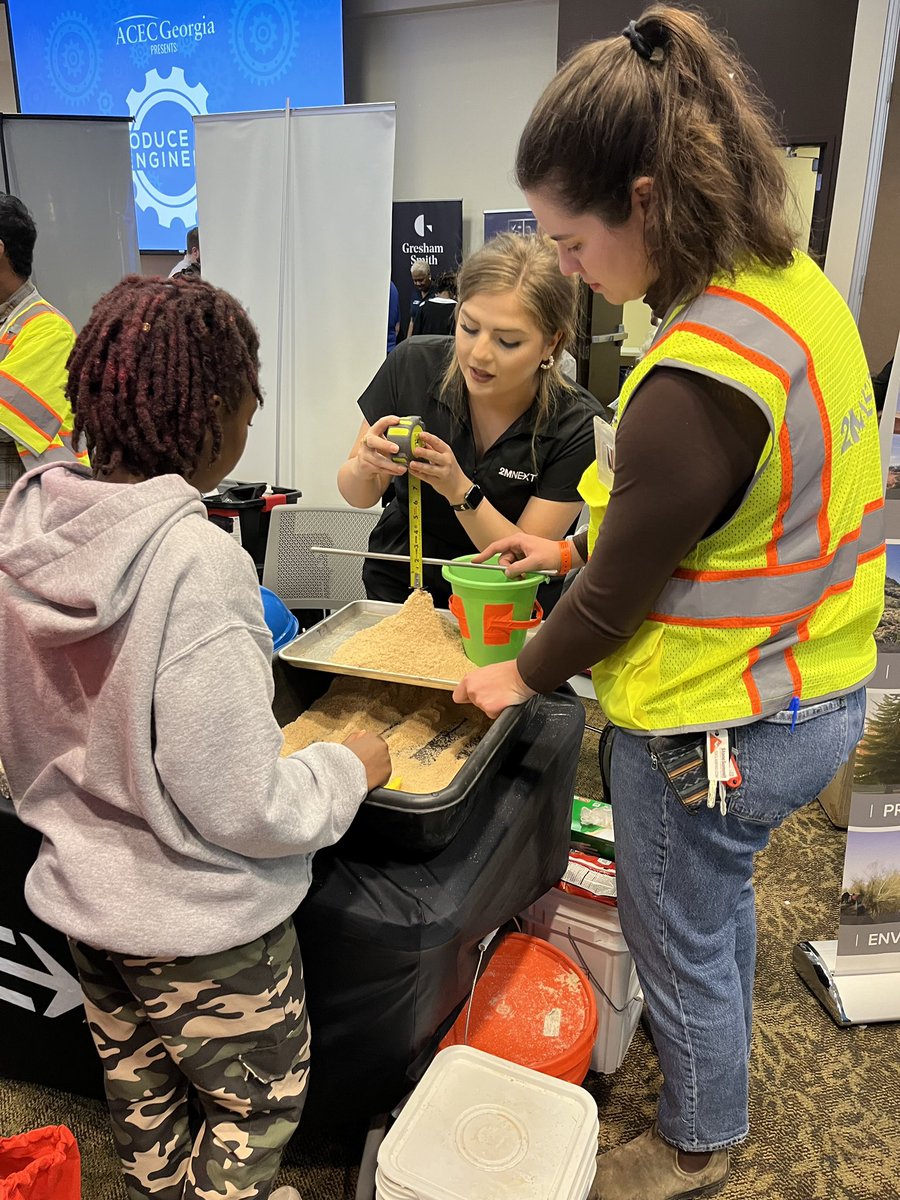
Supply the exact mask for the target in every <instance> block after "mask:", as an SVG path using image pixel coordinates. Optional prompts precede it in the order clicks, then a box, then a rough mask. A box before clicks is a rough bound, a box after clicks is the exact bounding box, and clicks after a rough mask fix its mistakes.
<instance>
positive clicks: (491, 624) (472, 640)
mask: <svg viewBox="0 0 900 1200" xmlns="http://www.w3.org/2000/svg"><path fill="white" fill-rule="evenodd" d="M474 557H475V555H474V554H467V555H464V556H463V557H462V558H455V559H454V560H453V565H448V566H446V567H442V568H441V574H442V575H443V576H444V578H445V579H446V580H447V582H448V583H449V584H450V586H451V588H452V589H453V595H452V596H451V597H450V611H451V612H452V613H453V615H454V616H455V617H456V619H457V621H458V622H459V632H460V634H461V635H462V640H463V649H464V650H465V652H466V657H467V658H468V659H469V660H470V661H471V662H473V663H475V665H476V666H478V667H486V666H488V665H489V664H490V663H498V662H506V661H507V660H508V659H510V658H515V657H516V655H517V654H518V653H519V651H520V650H521V649H522V647H523V646H524V644H525V635H526V634H527V633H528V630H529V629H534V628H535V626H537V625H539V624H540V622H541V618H542V617H543V615H544V614H543V612H542V611H541V606H540V604H538V602H537V599H536V597H537V590H538V586H539V584H542V583H543V582H544V578H545V577H544V576H543V575H532V574H530V573H529V574H527V575H519V576H517V577H516V578H514V579H509V578H507V576H506V575H504V574H503V572H502V571H480V570H479V569H478V568H477V567H467V566H466V563H470V562H471V561H472V559H473V558H474ZM499 558H500V556H499V555H495V556H494V557H493V558H491V559H488V561H489V562H492V563H496V562H498V561H499ZM457 564H458V565H457Z"/></svg>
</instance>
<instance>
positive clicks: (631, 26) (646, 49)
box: [622, 21, 660, 62]
mask: <svg viewBox="0 0 900 1200" xmlns="http://www.w3.org/2000/svg"><path fill="white" fill-rule="evenodd" d="M622 37H626V38H628V40H629V42H631V48H632V50H634V51H635V53H636V54H639V55H640V56H641V58H644V59H646V60H647V62H650V60H651V59H652V58H653V51H654V47H653V46H651V45H650V43H649V42H648V41H647V39H646V38H645V37H644V35H643V34H642V33H640V32H639V31H638V29H637V22H636V21H629V22H628V24H627V25H626V26H625V28H624V29H623V30H622ZM656 57H657V59H658V58H659V57H660V56H659V55H657V56H656Z"/></svg>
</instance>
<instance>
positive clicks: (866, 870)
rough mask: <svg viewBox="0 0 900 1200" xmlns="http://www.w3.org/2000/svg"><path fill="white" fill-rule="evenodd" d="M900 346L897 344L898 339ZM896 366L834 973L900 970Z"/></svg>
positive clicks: (899, 435) (886, 417)
mask: <svg viewBox="0 0 900 1200" xmlns="http://www.w3.org/2000/svg"><path fill="white" fill-rule="evenodd" d="M898 348H900V343H898ZM895 362H896V359H895ZM898 391H900V368H898V367H896V366H895V368H894V371H893V372H892V374H891V378H890V382H889V384H888V389H887V394H886V397H885V405H884V411H883V414H882V418H881V450H882V461H883V465H884V469H885V473H886V485H887V486H886V492H885V531H886V534H887V543H886V551H885V566H886V570H885V584H884V615H883V617H882V618H881V622H880V624H879V626H878V628H877V630H876V631H875V641H876V643H877V646H878V661H877V665H876V668H875V675H874V677H873V678H872V679H871V680H870V681H869V687H868V689H867V692H866V724H865V729H864V731H863V736H862V739H861V741H860V743H859V745H858V746H857V748H856V755H855V759H854V764H853V795H852V797H851V800H850V821H849V826H848V831H847V850H846V856H845V859H844V874H843V879H842V881H841V910H840V930H839V933H838V943H837V959H836V962H835V969H834V973H835V975H853V974H869V973H873V972H888V971H890V972H894V971H898V972H900V431H898V422H900V414H898Z"/></svg>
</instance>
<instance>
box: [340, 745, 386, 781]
mask: <svg viewBox="0 0 900 1200" xmlns="http://www.w3.org/2000/svg"><path fill="white" fill-rule="evenodd" d="M344 745H345V746H346V747H347V749H348V750H352V751H353V753H354V754H355V755H356V757H357V758H358V759H359V761H360V762H361V763H362V765H363V766H364V767H365V769H366V786H367V788H368V790H369V791H370V792H371V790H372V788H377V787H381V786H382V785H383V784H385V783H387V781H388V780H389V779H390V777H391V752H390V750H388V745H387V742H386V741H385V740H384V738H381V737H379V736H378V734H377V733H365V732H362V733H351V734H350V736H349V737H348V738H347V739H346V740H345V741H344Z"/></svg>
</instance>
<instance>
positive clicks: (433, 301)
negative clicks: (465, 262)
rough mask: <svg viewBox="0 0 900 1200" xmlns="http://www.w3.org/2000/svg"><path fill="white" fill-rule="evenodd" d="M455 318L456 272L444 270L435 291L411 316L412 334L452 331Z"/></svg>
mask: <svg viewBox="0 0 900 1200" xmlns="http://www.w3.org/2000/svg"><path fill="white" fill-rule="evenodd" d="M455 320H456V272H455V271H445V272H444V273H443V275H442V276H441V277H440V279H439V280H438V285H437V292H436V294H435V295H434V296H431V297H430V298H429V299H428V300H425V301H423V302H422V304H420V305H419V307H418V309H417V310H416V315H415V317H413V330H412V331H413V336H417V335H419V334H422V333H444V334H446V333H453V325H454V322H455Z"/></svg>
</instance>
